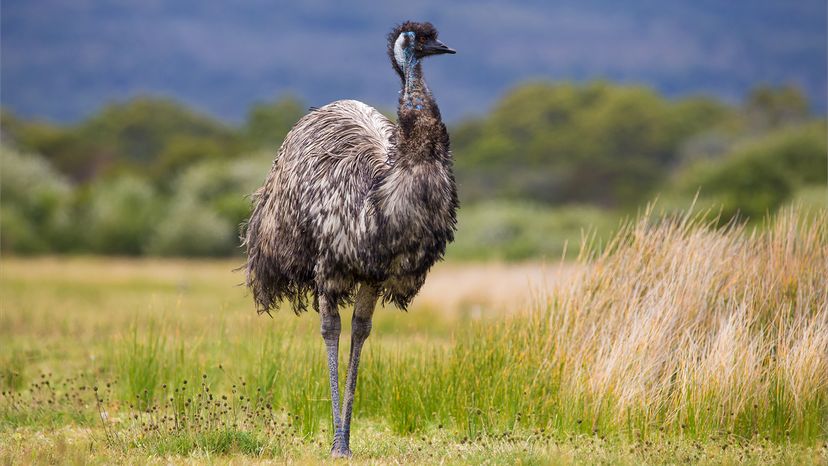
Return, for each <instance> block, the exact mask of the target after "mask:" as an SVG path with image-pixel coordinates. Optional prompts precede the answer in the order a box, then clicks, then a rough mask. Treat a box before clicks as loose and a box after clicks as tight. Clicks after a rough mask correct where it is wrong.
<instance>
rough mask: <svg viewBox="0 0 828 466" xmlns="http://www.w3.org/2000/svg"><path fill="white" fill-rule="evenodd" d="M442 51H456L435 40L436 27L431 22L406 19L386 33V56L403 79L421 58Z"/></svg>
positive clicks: (442, 52)
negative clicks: (416, 21)
mask: <svg viewBox="0 0 828 466" xmlns="http://www.w3.org/2000/svg"><path fill="white" fill-rule="evenodd" d="M444 53H457V52H455V51H454V50H453V49H451V48H449V47H448V46H446V44H444V43H442V42H440V41H439V40H437V29H436V28H435V27H434V26H433V25H432V24H431V23H415V22H413V21H406V22H404V23H402V24H400V25H399V26H397V27H395V28H394V29H393V30H392V31H391V32H390V33H389V34H388V57H389V58H390V59H391V64H392V65H393V66H394V70H396V71H397V74H399V75H400V78H402V79H403V80H405V76H406V74H408V72H409V70H410V69H411V68H413V67H414V66H415V65H417V63H419V62H420V60H421V59H423V58H425V57H427V56H429V55H440V54H444Z"/></svg>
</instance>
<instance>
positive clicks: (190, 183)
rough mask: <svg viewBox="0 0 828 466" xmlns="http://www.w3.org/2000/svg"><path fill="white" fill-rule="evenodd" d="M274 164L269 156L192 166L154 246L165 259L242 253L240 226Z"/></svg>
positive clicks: (181, 180) (180, 183) (180, 181)
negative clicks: (254, 194)
mask: <svg viewBox="0 0 828 466" xmlns="http://www.w3.org/2000/svg"><path fill="white" fill-rule="evenodd" d="M271 162H272V160H271V156H270V155H269V154H267V153H264V152H262V153H257V154H253V155H251V156H245V157H239V158H237V159H235V160H233V161H226V160H211V161H206V162H203V163H199V164H196V165H193V166H191V167H190V168H189V169H188V170H187V171H186V172H184V173H183V174H182V175H181V176H180V177H179V178H178V180H177V181H176V183H175V187H174V191H173V195H172V199H171V200H170V208H169V209H168V210H167V213H166V215H165V216H164V218H163V219H161V221H160V224H159V225H158V229H157V231H156V233H155V235H154V236H153V238H152V240H151V241H150V244H149V250H148V251H149V252H150V253H152V254H158V255H166V256H176V255H179V256H180V255H183V256H226V255H232V254H237V253H239V252H241V249H240V248H239V239H238V232H239V225H240V224H241V223H242V222H243V221H244V220H245V219H247V217H248V216H249V214H250V200H249V199H248V197H247V196H248V195H249V194H250V193H252V192H253V191H254V190H255V189H256V188H258V186H259V185H261V183H262V180H263V179H264V177H265V176H266V175H267V172H268V170H269V167H270V163H271Z"/></svg>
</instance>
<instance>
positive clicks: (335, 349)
mask: <svg viewBox="0 0 828 466" xmlns="http://www.w3.org/2000/svg"><path fill="white" fill-rule="evenodd" d="M319 314H320V318H321V320H322V325H321V330H322V339H323V340H324V341H325V350H326V351H327V352H328V377H329V380H330V384H331V411H332V412H333V432H334V440H333V447H332V448H331V455H333V456H334V457H337V456H342V455H341V452H342V451H345V450H347V449H348V447H347V440H346V437H345V434H344V433H343V431H342V419H341V418H340V417H339V334H340V333H341V332H342V324H341V322H340V319H339V311H337V310H336V308H335V307H333V306H331V305H330V303H329V302H328V300H327V299H325V298H324V297H320V298H319Z"/></svg>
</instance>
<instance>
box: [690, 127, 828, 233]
mask: <svg viewBox="0 0 828 466" xmlns="http://www.w3.org/2000/svg"><path fill="white" fill-rule="evenodd" d="M826 154H828V146H826V129H825V124H824V122H819V123H814V124H809V125H804V126H799V127H792V128H785V129H782V130H777V131H775V132H772V133H771V134H769V135H767V136H764V137H761V138H758V139H755V140H751V141H749V142H748V143H746V144H744V145H742V146H739V147H737V148H735V149H734V150H733V151H731V152H730V153H728V154H726V155H725V156H724V157H722V158H721V159H719V160H714V161H706V162H697V163H695V164H694V165H692V166H691V167H689V168H688V169H686V170H685V171H683V172H680V173H679V175H678V183H677V184H678V186H679V190H681V191H682V192H683V193H685V194H691V193H693V192H695V191H696V190H700V192H701V195H702V200H703V202H705V203H710V204H719V205H722V206H723V214H724V215H723V218H724V219H725V220H726V219H728V218H730V217H732V216H733V215H736V214H737V213H739V214H742V215H744V216H747V217H749V218H759V217H761V216H763V215H765V214H767V213H769V212H772V211H774V210H775V209H776V208H777V207H779V206H780V205H782V204H783V203H784V202H785V201H786V200H788V199H789V198H790V197H791V196H792V195H793V193H794V192H795V191H797V190H799V189H801V188H803V187H806V186H809V185H825V184H826V183H828V155H826Z"/></svg>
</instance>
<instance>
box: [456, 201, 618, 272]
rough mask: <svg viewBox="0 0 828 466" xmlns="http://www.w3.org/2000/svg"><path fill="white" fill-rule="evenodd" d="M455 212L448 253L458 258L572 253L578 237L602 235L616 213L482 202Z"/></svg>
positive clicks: (615, 220)
mask: <svg viewBox="0 0 828 466" xmlns="http://www.w3.org/2000/svg"><path fill="white" fill-rule="evenodd" d="M459 214H460V215H459V219H458V223H459V227H458V231H457V234H456V238H455V242H454V243H453V244H452V245H451V246H450V247H449V248H448V257H449V258H451V259H460V260H525V259H530V258H542V257H545V258H547V259H560V258H561V255H562V254H563V252H564V249H565V248H566V250H567V257H569V258H572V257H574V256H575V254H577V252H578V251H579V249H580V248H579V247H580V244H581V240H582V239H583V238H585V237H586V236H588V235H590V234H592V233H595V234H596V235H597V239H599V240H600V239H601V238H605V237H607V235H608V233H610V232H611V231H612V230H613V228H614V227H615V226H617V223H618V216H617V214H613V213H610V212H607V211H605V210H602V209H599V208H596V207H588V206H567V207H557V208H551V207H547V206H542V205H539V204H531V203H517V202H485V203H480V204H476V205H470V206H465V207H464V208H462V209H460V213H459Z"/></svg>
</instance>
